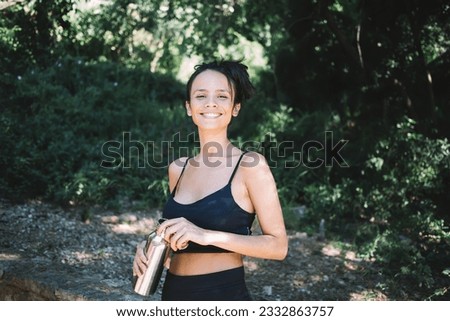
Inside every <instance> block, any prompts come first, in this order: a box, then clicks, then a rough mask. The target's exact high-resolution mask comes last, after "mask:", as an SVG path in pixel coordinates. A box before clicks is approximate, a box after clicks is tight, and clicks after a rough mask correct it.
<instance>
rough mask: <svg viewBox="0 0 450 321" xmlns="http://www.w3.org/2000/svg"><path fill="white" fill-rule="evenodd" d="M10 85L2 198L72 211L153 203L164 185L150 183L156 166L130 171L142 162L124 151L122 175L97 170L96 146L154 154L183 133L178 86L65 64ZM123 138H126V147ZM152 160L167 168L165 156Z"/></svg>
mask: <svg viewBox="0 0 450 321" xmlns="http://www.w3.org/2000/svg"><path fill="white" fill-rule="evenodd" d="M13 84H14V86H15V91H14V93H13V94H12V95H9V96H3V98H2V106H4V107H3V108H4V112H3V113H2V116H1V122H2V126H1V135H0V137H1V138H0V139H1V141H0V144H1V146H2V153H1V157H0V163H1V168H2V169H1V177H2V180H3V182H2V183H3V184H1V187H0V188H1V192H2V194H5V195H7V196H9V197H17V198H19V199H20V198H23V197H37V196H45V197H47V198H49V199H54V200H57V201H61V202H67V201H73V202H76V203H99V202H102V201H105V200H106V199H109V198H114V197H115V196H119V195H120V196H128V197H130V198H141V197H144V198H145V199H146V200H148V201H149V202H150V203H152V204H158V202H160V201H161V199H160V196H161V194H159V193H160V192H161V191H162V188H163V187H164V185H161V186H159V187H157V186H156V185H155V184H154V182H155V181H157V180H161V179H162V177H165V175H166V171H165V170H164V166H161V168H150V167H149V166H145V168H136V167H137V166H134V165H135V164H138V162H141V163H142V160H143V157H145V156H146V155H144V154H143V153H144V151H141V153H140V154H139V155H137V153H133V152H132V151H131V152H130V159H131V161H130V163H131V165H133V166H130V168H123V169H121V168H120V166H118V165H119V164H115V165H117V166H112V167H113V168H102V167H100V164H101V162H102V160H104V158H105V157H104V155H102V148H103V147H102V146H103V144H105V143H106V142H108V141H117V142H120V143H121V144H122V145H125V144H128V143H129V142H128V141H140V142H148V141H153V142H155V144H154V145H155V146H159V145H160V144H159V142H161V141H162V140H170V139H172V137H171V136H170V135H173V133H174V132H175V131H176V130H180V129H182V128H183V126H186V125H183V123H182V118H181V117H180V116H181V114H182V113H181V111H182V109H181V106H182V97H183V91H182V86H181V85H180V84H179V83H177V82H176V81H174V80H172V79H171V78H169V77H167V76H161V75H159V76H158V75H153V74H151V73H149V72H143V71H140V70H131V69H127V68H123V67H120V66H118V65H115V64H112V63H89V62H87V61H84V60H82V59H81V58H78V59H77V58H74V59H72V58H68V59H64V60H59V61H57V62H55V64H54V65H53V66H52V67H51V68H46V69H39V68H31V69H30V70H29V71H28V72H26V73H25V74H23V75H22V76H20V77H18V78H17V79H16V81H15V82H14V83H13ZM124 132H129V133H130V136H129V139H128V140H126V139H124V137H123V133H124ZM124 140H125V142H123V143H122V141H124ZM149 148H151V146H150V145H149ZM123 149H124V150H125V151H127V149H126V148H125V146H123ZM152 151H153V150H150V149H147V150H145V152H146V153H151V152H152ZM159 152H160V153H163V152H165V154H162V156H161V157H163V162H162V164H164V161H166V163H167V162H168V158H169V156H170V155H169V154H168V153H167V151H161V150H160V151H159ZM122 157H124V155H123V153H122ZM137 158H140V159H137ZM119 161H120V160H119ZM144 165H146V164H144ZM149 186H151V189H150V191H149V190H148V187H149ZM155 189H156V190H157V192H158V194H156V195H155V194H154V191H155Z"/></svg>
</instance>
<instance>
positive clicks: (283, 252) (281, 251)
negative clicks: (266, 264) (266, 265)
mask: <svg viewBox="0 0 450 321" xmlns="http://www.w3.org/2000/svg"><path fill="white" fill-rule="evenodd" d="M288 250H289V247H288V243H287V241H286V242H284V244H283V245H282V246H279V248H278V251H277V252H276V255H275V257H274V259H275V260H278V261H283V260H284V259H285V258H286V256H287V254H288Z"/></svg>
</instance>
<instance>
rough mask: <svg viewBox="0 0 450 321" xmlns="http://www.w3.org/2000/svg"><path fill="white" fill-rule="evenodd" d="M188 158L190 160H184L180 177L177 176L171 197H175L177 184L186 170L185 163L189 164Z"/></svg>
mask: <svg viewBox="0 0 450 321" xmlns="http://www.w3.org/2000/svg"><path fill="white" fill-rule="evenodd" d="M190 158H191V157H188V158H187V159H186V162H185V163H184V165H183V169H182V170H181V173H180V176H178V180H177V183H176V184H175V187H174V188H173V191H172V196H175V192H176V191H177V188H178V183H179V182H180V179H181V176H183V173H184V170H185V169H186V165H187V163H188V162H189V159H190Z"/></svg>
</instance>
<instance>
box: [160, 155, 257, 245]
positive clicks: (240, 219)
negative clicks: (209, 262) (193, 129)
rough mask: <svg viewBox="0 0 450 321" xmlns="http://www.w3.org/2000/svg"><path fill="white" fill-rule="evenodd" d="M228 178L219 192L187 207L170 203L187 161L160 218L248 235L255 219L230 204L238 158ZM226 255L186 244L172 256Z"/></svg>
mask: <svg viewBox="0 0 450 321" xmlns="http://www.w3.org/2000/svg"><path fill="white" fill-rule="evenodd" d="M244 154H245V152H244V153H243V154H242V155H241V157H240V158H239V161H238V163H237V165H236V167H235V168H234V170H233V173H232V174H231V177H230V180H229V181H228V184H227V185H225V186H224V187H222V188H221V189H219V190H217V191H215V192H213V193H211V194H209V195H207V196H205V197H203V198H201V199H199V200H198V201H195V202H193V203H190V204H181V203H178V202H177V201H175V200H174V196H175V192H176V190H177V187H178V183H179V182H180V178H181V176H182V175H183V173H184V170H185V168H186V165H187V163H188V162H189V158H188V159H187V160H186V163H185V164H184V166H183V169H182V171H181V174H180V177H179V178H178V181H177V183H176V185H175V187H174V189H173V191H172V193H171V194H170V196H169V199H168V200H167V203H166V205H165V206H164V209H163V215H162V216H163V218H166V219H172V218H177V217H184V218H186V219H187V220H188V221H190V222H192V223H193V224H195V225H197V226H199V227H201V228H204V229H208V230H216V231H223V232H229V233H235V234H241V235H251V233H252V232H251V227H252V224H253V221H254V219H255V215H254V213H249V212H247V211H245V210H244V209H242V208H241V207H240V206H239V205H238V204H237V203H236V202H235V200H234V198H233V195H232V193H231V181H232V180H233V177H234V175H235V174H236V171H237V169H238V167H239V163H240V162H241V159H242V157H243V156H244ZM211 252H213V253H214V252H230V251H228V250H225V249H222V248H219V247H216V246H212V245H209V246H202V245H199V244H197V243H194V242H189V246H188V247H187V248H186V249H184V250H178V251H177V252H176V253H211Z"/></svg>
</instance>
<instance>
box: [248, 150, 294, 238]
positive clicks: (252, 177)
mask: <svg viewBox="0 0 450 321" xmlns="http://www.w3.org/2000/svg"><path fill="white" fill-rule="evenodd" d="M245 157H246V158H245V160H244V162H243V164H244V166H243V169H244V171H243V172H244V179H245V185H246V187H247V191H248V194H249V197H250V200H251V202H252V204H253V206H254V208H255V212H256V214H257V216H258V222H259V225H260V226H261V230H262V232H263V234H270V235H274V236H281V237H285V235H286V230H285V225H284V220H283V213H282V208H281V204H280V200H279V197H278V190H277V186H276V183H275V179H274V177H273V175H272V171H271V170H270V167H269V165H268V164H267V161H266V159H265V158H264V156H262V155H261V154H258V153H255V152H251V153H248V154H246V156H245Z"/></svg>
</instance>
